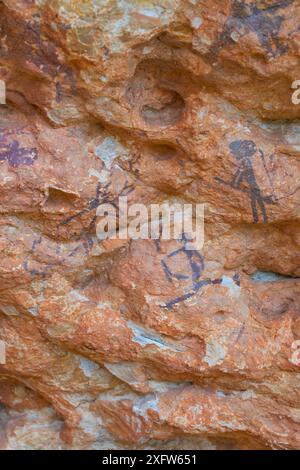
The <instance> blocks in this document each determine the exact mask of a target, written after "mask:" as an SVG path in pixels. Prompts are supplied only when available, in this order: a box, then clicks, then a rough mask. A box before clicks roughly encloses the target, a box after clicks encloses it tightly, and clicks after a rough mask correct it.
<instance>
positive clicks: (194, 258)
mask: <svg viewBox="0 0 300 470" xmlns="http://www.w3.org/2000/svg"><path fill="white" fill-rule="evenodd" d="M178 241H180V243H181V244H182V246H181V247H180V248H178V249H177V250H174V251H172V252H171V253H169V254H168V255H167V256H166V257H165V258H164V259H162V260H161V265H162V267H163V270H164V272H165V275H166V278H167V279H168V281H169V282H172V281H173V280H174V279H175V280H177V281H190V286H189V290H188V292H187V293H185V294H183V295H181V296H179V297H176V298H174V299H171V300H169V301H168V302H166V304H164V305H161V307H163V308H166V309H168V310H171V309H172V308H173V307H174V305H177V304H179V303H181V302H184V301H185V300H188V299H190V298H191V297H193V296H194V295H195V294H196V293H197V292H198V291H199V290H200V289H201V288H202V287H204V286H207V285H210V284H221V282H222V279H209V278H208V279H201V276H202V273H203V271H204V257H203V256H202V255H201V253H199V252H198V251H197V250H188V249H187V248H186V245H187V243H188V242H189V240H188V238H187V237H186V235H185V234H184V233H183V234H182V238H181V239H180V240H178ZM156 247H157V250H158V251H160V240H156ZM180 255H184V256H185V257H186V260H187V267H188V269H189V271H190V272H189V273H188V274H184V273H182V272H173V270H172V269H171V268H170V266H169V263H170V261H171V260H172V259H173V258H175V257H176V256H180Z"/></svg>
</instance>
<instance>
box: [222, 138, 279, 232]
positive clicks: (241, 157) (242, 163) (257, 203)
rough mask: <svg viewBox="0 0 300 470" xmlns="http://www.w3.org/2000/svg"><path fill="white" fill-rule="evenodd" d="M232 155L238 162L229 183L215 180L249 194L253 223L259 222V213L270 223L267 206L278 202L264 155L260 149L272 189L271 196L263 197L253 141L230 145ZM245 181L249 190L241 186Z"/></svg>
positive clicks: (264, 220) (241, 141) (235, 142)
mask: <svg viewBox="0 0 300 470" xmlns="http://www.w3.org/2000/svg"><path fill="white" fill-rule="evenodd" d="M229 148H230V150H231V153H232V155H233V156H234V157H235V159H236V161H237V165H238V167H237V170H236V172H235V174H234V176H233V178H232V180H231V181H230V182H229V183H228V182H226V181H224V180H222V179H221V178H218V177H217V178H215V179H216V180H217V181H218V182H219V183H222V184H227V185H229V186H231V187H232V188H233V189H238V190H240V191H243V192H248V193H249V195H250V200H251V209H252V215H253V221H254V223H255V224H257V223H258V222H259V211H260V213H261V216H262V220H263V222H264V223H267V222H268V216H267V211H266V206H265V204H274V203H275V202H276V200H277V199H276V196H275V194H274V190H273V185H272V182H271V179H270V176H269V173H268V171H267V167H266V163H265V158H264V153H263V151H262V150H260V149H259V155H260V157H261V159H262V162H263V165H264V169H265V171H266V174H267V177H268V179H269V183H270V186H271V188H272V195H271V196H263V195H262V194H261V190H260V187H259V185H258V183H257V181H256V178H255V174H254V170H253V163H252V161H253V158H254V156H255V155H256V153H257V147H256V145H255V143H254V142H253V141H252V140H235V141H234V142H231V144H230V145H229ZM243 181H245V182H246V183H247V185H248V188H249V190H244V189H243V188H242V187H241V185H242V183H243Z"/></svg>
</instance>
